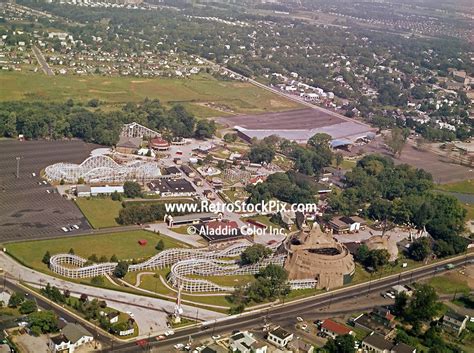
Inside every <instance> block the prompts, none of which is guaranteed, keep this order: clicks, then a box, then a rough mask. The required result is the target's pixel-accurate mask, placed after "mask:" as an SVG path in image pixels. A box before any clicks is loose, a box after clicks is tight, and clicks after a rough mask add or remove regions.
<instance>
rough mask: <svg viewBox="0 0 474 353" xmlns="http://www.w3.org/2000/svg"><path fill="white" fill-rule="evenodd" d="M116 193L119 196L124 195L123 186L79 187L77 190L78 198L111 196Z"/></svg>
mask: <svg viewBox="0 0 474 353" xmlns="http://www.w3.org/2000/svg"><path fill="white" fill-rule="evenodd" d="M114 192H118V193H119V194H123V186H108V185H106V186H90V185H78V186H77V188H76V196H77V197H89V196H101V195H111V194H113V193H114Z"/></svg>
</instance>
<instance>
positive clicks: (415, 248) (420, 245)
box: [408, 238, 431, 261]
mask: <svg viewBox="0 0 474 353" xmlns="http://www.w3.org/2000/svg"><path fill="white" fill-rule="evenodd" d="M430 252H431V249H430V243H429V240H428V239H427V238H421V239H417V240H415V241H414V242H413V243H412V244H411V245H410V247H409V248H408V255H409V256H410V258H412V259H413V260H415V261H423V260H425V259H426V258H427V257H428V255H429V254H430Z"/></svg>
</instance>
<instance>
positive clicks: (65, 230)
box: [61, 227, 69, 233]
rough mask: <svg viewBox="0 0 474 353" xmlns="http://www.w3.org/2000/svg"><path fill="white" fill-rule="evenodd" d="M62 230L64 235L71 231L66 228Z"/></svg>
mask: <svg viewBox="0 0 474 353" xmlns="http://www.w3.org/2000/svg"><path fill="white" fill-rule="evenodd" d="M61 230H62V231H63V232H64V233H67V232H69V229H67V228H66V227H61Z"/></svg>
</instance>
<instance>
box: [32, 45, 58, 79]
mask: <svg viewBox="0 0 474 353" xmlns="http://www.w3.org/2000/svg"><path fill="white" fill-rule="evenodd" d="M33 53H34V54H35V56H36V60H38V63H39V64H40V65H41V69H42V70H43V72H44V73H45V74H46V75H47V76H54V72H53V70H51V68H50V67H49V65H48V63H47V62H46V60H45V58H44V56H43V53H42V52H41V50H39V49H38V48H37V47H36V46H35V45H34V46H33Z"/></svg>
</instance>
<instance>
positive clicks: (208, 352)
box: [201, 343, 229, 353]
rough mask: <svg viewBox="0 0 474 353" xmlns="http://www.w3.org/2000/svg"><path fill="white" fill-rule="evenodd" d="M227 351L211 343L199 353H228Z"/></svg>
mask: <svg viewBox="0 0 474 353" xmlns="http://www.w3.org/2000/svg"><path fill="white" fill-rule="evenodd" d="M228 352H229V351H228V350H227V349H225V348H224V347H221V346H219V345H218V344H216V343H213V344H211V345H209V346H207V347H205V348H204V349H203V350H202V351H201V353H228Z"/></svg>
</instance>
